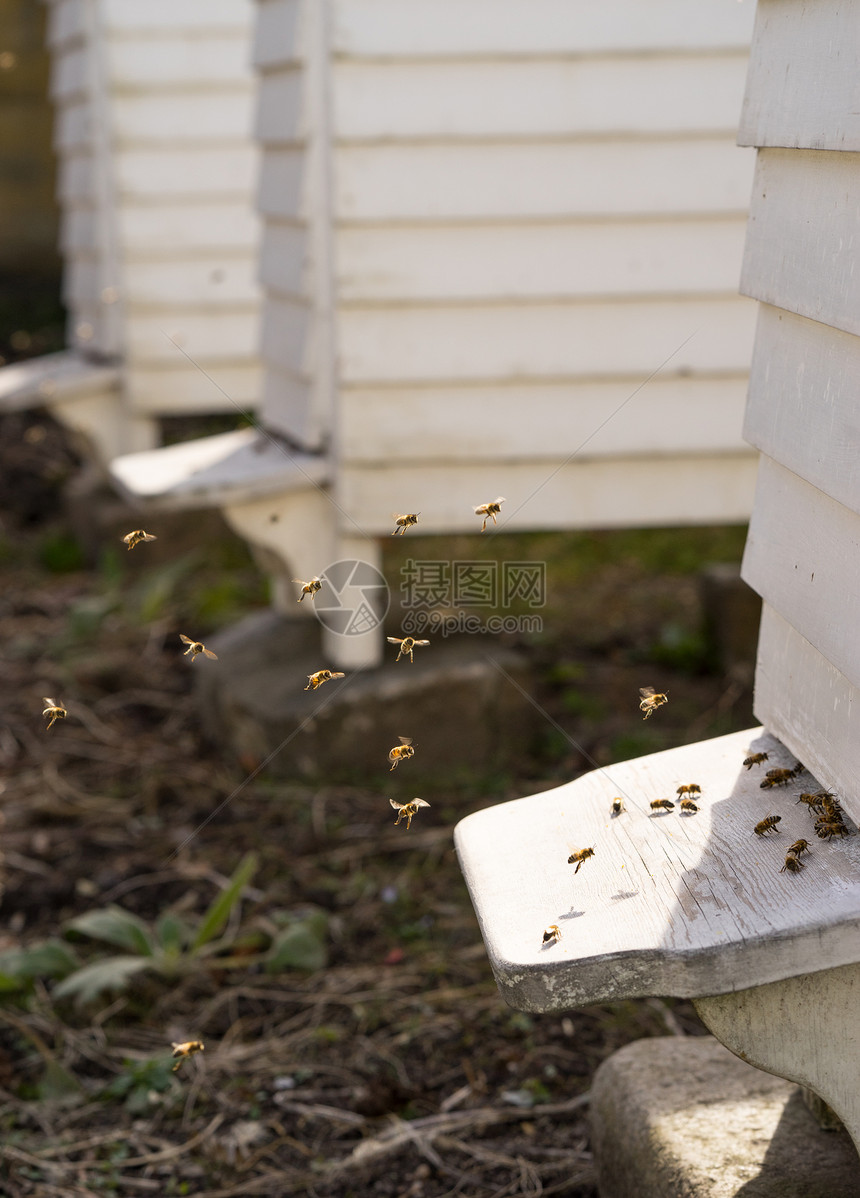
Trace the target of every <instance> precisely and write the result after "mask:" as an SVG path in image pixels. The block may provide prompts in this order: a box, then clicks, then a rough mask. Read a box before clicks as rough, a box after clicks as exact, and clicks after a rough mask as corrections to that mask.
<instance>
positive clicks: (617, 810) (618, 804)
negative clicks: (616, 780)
mask: <svg viewBox="0 0 860 1198" xmlns="http://www.w3.org/2000/svg"><path fill="white" fill-rule="evenodd" d="M626 810H627V808H626V807H625V806H624V800H623V799H622V798H617V799H613V800H612V811H611V813H612V815H620V814H621V812H622V811H626Z"/></svg>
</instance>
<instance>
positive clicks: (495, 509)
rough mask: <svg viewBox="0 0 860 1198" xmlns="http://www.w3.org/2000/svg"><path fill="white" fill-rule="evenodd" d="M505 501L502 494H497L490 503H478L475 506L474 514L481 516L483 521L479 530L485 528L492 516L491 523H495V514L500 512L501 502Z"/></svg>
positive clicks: (482, 530)
mask: <svg viewBox="0 0 860 1198" xmlns="http://www.w3.org/2000/svg"><path fill="white" fill-rule="evenodd" d="M504 502H505V497H504V495H499V496H498V497H497V498H496V499H494V500H492V502H491V503H479V504H478V506H477V507H476V508H475V515H476V516H483V517H484V523H483V524H482V525H481V532H484V531H485V530H486V528H487V521H488V520H489V519H491V518H492V521H493V523H494V524H495V523H496V516H498V515H500V514H501V510H502V504H503V503H504Z"/></svg>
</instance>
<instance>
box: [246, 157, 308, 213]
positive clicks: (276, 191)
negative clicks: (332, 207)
mask: <svg viewBox="0 0 860 1198" xmlns="http://www.w3.org/2000/svg"><path fill="white" fill-rule="evenodd" d="M308 186H309V183H308V177H307V155H306V153H305V151H304V150H303V149H299V148H296V149H291V150H266V151H265V152H264V154H263V157H262V160H261V163H260V181H259V184H258V187H257V207H258V209H259V211H260V213H261V214H262V215H263V216H264V217H274V218H275V219H276V220H306V219H308V217H309V216H310V211H309V205H308V201H307V190H308Z"/></svg>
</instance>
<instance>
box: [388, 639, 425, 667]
mask: <svg viewBox="0 0 860 1198" xmlns="http://www.w3.org/2000/svg"><path fill="white" fill-rule="evenodd" d="M386 640H387V641H388V643H389V645H399V646H400V648H399V650H398V651H397V657H396V659H395V660H396V661H400V659H401V657H403V656H404V654H405V656H406V657H408V658H409V660H410V661H411V662H412V664H413V665H415V661H414V659H413V657H412V650H413V649H414V648H415V646H416V645H429V644H430V642H429V641H416V639H415V637H414V636H404V637H402V638H401V637H399V636H389V637H386Z"/></svg>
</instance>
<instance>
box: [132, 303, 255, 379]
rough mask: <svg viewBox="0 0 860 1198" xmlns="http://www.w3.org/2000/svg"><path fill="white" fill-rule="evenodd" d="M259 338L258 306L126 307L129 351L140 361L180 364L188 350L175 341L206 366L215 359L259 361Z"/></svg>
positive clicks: (204, 367)
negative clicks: (170, 308) (203, 308)
mask: <svg viewBox="0 0 860 1198" xmlns="http://www.w3.org/2000/svg"><path fill="white" fill-rule="evenodd" d="M259 336H260V321H259V313H258V310H257V305H256V304H244V305H241V306H240V305H235V306H234V307H232V308H231V309H229V310H228V311H222V310H220V309H215V308H213V309H211V310H209V311H207V312H202V311H200V310H199V309H192V310H187V311H182V310H176V309H174V310H172V311H170V310H164V309H163V308H161V307H157V308H156V309H155V310H152V309H146V308H134V307H132V306H131V305H127V308H126V352H127V354H128V356H129V359H136V360H137V361H145V362H150V363H162V362H164V363H167V364H175V363H176V362H177V360H181V359H182V354H181V353H180V350H179V349H177V346H176V345H173V344H171V339H172V340H173V341H175V342H176V343H177V344H178V345H179V346H181V348H182V350H184V351H185V353H186V354H187V355H188V357H190V358H191V359H192V360H193V361H194V362H196V363H197V364H198V365H199V366H200V367H202V368H203V369H208V363H210V362H237V361H240V362H241V361H247V360H251V361H253V360H255V359H256V357H257V354H258V352H259Z"/></svg>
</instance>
